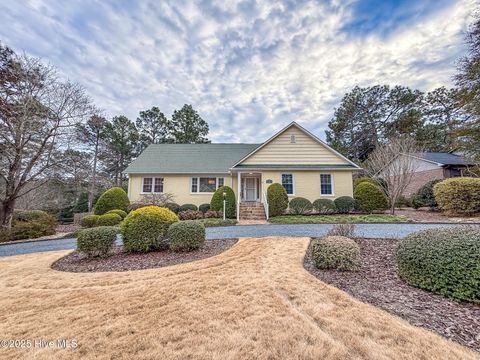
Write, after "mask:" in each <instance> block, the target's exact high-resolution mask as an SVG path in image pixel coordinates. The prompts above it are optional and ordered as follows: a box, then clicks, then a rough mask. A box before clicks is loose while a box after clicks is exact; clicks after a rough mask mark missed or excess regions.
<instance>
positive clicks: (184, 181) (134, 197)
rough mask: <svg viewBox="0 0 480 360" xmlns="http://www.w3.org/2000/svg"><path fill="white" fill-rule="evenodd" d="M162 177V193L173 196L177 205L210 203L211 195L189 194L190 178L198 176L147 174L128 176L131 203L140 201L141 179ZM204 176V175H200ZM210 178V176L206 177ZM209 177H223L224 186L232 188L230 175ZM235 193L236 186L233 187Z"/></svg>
mask: <svg viewBox="0 0 480 360" xmlns="http://www.w3.org/2000/svg"><path fill="white" fill-rule="evenodd" d="M155 176H156V177H163V179H164V180H163V181H164V182H163V192H164V193H171V194H172V195H173V196H174V201H175V202H176V203H177V204H180V205H182V204H195V205H197V206H198V205H201V204H205V203H210V200H211V199H212V194H201V193H200V194H192V193H190V179H191V177H192V176H200V175H161V174H149V175H134V174H130V180H129V181H130V182H129V189H128V190H129V194H128V195H129V198H130V201H131V202H135V201H138V200H140V199H141V198H142V197H143V195H142V194H141V191H142V177H155ZM201 176H206V175H201ZM208 176H210V175H208ZM211 176H216V177H224V178H225V180H224V182H225V185H228V186H232V177H231V176H230V175H225V174H224V175H220V174H217V175H215V174H212V175H211ZM233 189H234V191H235V192H236V184H235V187H233Z"/></svg>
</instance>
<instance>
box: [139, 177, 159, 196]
mask: <svg viewBox="0 0 480 360" xmlns="http://www.w3.org/2000/svg"><path fill="white" fill-rule="evenodd" d="M162 192H163V178H154V177H145V178H143V185H142V193H147V194H148V193H162Z"/></svg>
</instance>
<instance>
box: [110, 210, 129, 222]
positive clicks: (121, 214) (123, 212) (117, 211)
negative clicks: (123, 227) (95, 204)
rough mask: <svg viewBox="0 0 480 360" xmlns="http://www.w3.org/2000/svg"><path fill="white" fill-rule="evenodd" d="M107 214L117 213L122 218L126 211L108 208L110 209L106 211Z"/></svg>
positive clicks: (124, 216)
mask: <svg viewBox="0 0 480 360" xmlns="http://www.w3.org/2000/svg"><path fill="white" fill-rule="evenodd" d="M107 214H117V215H120V217H121V218H122V220H123V219H125V218H126V217H127V212H126V211H123V210H120V209H113V210H110V211H108V212H107Z"/></svg>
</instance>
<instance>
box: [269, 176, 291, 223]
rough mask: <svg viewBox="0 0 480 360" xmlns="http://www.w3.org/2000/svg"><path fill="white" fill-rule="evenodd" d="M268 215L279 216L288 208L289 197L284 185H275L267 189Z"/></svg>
mask: <svg viewBox="0 0 480 360" xmlns="http://www.w3.org/2000/svg"><path fill="white" fill-rule="evenodd" d="M267 201H268V215H269V216H279V215H283V214H284V213H285V210H287V208H288V195H287V192H286V191H285V188H284V187H283V186H282V184H279V183H274V184H272V185H270V186H269V187H268V188H267Z"/></svg>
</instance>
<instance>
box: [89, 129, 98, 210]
mask: <svg viewBox="0 0 480 360" xmlns="http://www.w3.org/2000/svg"><path fill="white" fill-rule="evenodd" d="M97 156H98V136H97V141H96V142H95V153H94V154H93V169H92V181H91V182H90V189H89V191H88V212H92V209H93V197H94V193H95V189H96V180H97Z"/></svg>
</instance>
